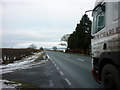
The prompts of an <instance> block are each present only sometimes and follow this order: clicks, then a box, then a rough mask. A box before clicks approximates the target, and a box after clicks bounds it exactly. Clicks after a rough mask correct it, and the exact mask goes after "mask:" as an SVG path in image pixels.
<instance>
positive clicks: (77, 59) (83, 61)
mask: <svg viewBox="0 0 120 90" xmlns="http://www.w3.org/2000/svg"><path fill="white" fill-rule="evenodd" d="M77 60H79V61H81V62H84V61H85V60H83V59H79V58H77Z"/></svg>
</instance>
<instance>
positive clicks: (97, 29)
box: [91, 0, 120, 90]
mask: <svg viewBox="0 0 120 90" xmlns="http://www.w3.org/2000/svg"><path fill="white" fill-rule="evenodd" d="M92 16H93V24H92V31H91V38H92V39H91V56H92V74H93V76H94V78H95V80H96V81H98V82H99V83H101V84H103V86H104V87H105V88H111V89H114V90H120V0H97V1H96V3H95V7H94V9H93V10H92Z"/></svg>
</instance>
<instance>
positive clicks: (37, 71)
mask: <svg viewBox="0 0 120 90" xmlns="http://www.w3.org/2000/svg"><path fill="white" fill-rule="evenodd" d="M45 52H46V53H47V54H48V56H49V57H50V59H48V61H47V62H46V63H43V64H38V65H34V66H31V68H28V69H24V70H16V71H14V72H12V73H7V74H3V75H2V78H3V79H7V80H10V81H11V80H12V81H16V82H24V83H28V84H30V85H33V86H35V87H36V88H101V87H102V86H101V85H100V84H98V83H97V82H96V81H95V80H94V79H93V76H92V73H91V69H92V67H91V57H87V56H80V55H73V54H65V53H61V52H52V51H45ZM36 63H37V62H36Z"/></svg>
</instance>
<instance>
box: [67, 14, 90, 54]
mask: <svg viewBox="0 0 120 90" xmlns="http://www.w3.org/2000/svg"><path fill="white" fill-rule="evenodd" d="M91 24H92V21H91V20H90V19H89V17H88V15H86V14H85V15H83V16H82V18H81V20H80V23H78V24H77V25H76V28H75V31H73V33H72V34H71V35H70V36H69V38H68V40H67V43H68V46H67V48H68V49H67V51H70V50H73V51H76V52H81V51H83V53H84V52H85V51H88V50H89V47H90V44H91Z"/></svg>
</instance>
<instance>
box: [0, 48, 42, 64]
mask: <svg viewBox="0 0 120 90" xmlns="http://www.w3.org/2000/svg"><path fill="white" fill-rule="evenodd" d="M36 52H40V50H37V49H30V48H27V49H15V48H0V55H1V58H2V60H1V63H2V64H8V63H13V62H14V61H17V60H21V59H22V58H24V57H28V56H29V55H33V54H34V53H36Z"/></svg>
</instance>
